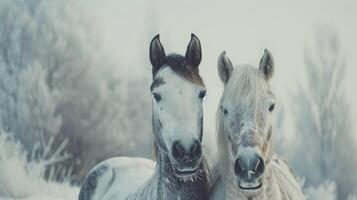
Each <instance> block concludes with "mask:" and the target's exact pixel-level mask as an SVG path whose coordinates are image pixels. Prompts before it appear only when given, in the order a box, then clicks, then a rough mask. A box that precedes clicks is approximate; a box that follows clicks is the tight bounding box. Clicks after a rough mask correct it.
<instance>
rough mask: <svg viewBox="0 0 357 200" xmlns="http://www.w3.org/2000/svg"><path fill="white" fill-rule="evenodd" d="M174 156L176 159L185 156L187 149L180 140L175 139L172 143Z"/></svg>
mask: <svg viewBox="0 0 357 200" xmlns="http://www.w3.org/2000/svg"><path fill="white" fill-rule="evenodd" d="M172 156H173V157H174V158H175V159H178V158H183V157H184V156H185V149H184V148H183V146H182V145H181V144H180V143H179V142H178V141H175V142H174V143H173V144H172Z"/></svg>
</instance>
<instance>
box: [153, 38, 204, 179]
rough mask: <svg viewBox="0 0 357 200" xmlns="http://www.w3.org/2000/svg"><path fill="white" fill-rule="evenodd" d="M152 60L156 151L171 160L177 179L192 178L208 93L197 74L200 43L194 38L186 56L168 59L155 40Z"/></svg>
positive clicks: (199, 158) (199, 157)
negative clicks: (178, 177)
mask: <svg viewBox="0 0 357 200" xmlns="http://www.w3.org/2000/svg"><path fill="white" fill-rule="evenodd" d="M150 60H151V63H152V65H153V83H152V85H151V93H152V96H153V126H154V133H155V137H156V145H157V148H158V149H159V151H160V152H161V153H164V154H165V155H166V156H167V157H168V159H169V161H170V163H171V165H172V167H173V170H174V172H175V174H176V175H177V176H180V177H191V176H192V175H193V174H196V172H197V170H198V169H199V166H200V164H201V163H202V162H201V161H202V147H201V141H202V134H203V132H202V131H203V111H202V101H203V98H204V97H205V94H206V90H205V87H204V84H203V82H202V79H201V77H200V76H199V70H198V65H199V64H200V61H201V47H200V43H199V40H198V38H197V37H196V36H194V35H192V36H191V41H190V43H189V45H188V47H187V51H186V55H185V56H180V55H177V54H171V55H168V56H166V55H165V52H164V49H163V47H162V45H161V43H160V41H159V40H158V38H156V39H155V38H154V39H153V41H152V43H151V48H150Z"/></svg>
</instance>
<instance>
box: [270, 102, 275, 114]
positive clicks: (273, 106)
mask: <svg viewBox="0 0 357 200" xmlns="http://www.w3.org/2000/svg"><path fill="white" fill-rule="evenodd" d="M274 109H275V103H273V104H271V105H270V107H269V112H273V111H274Z"/></svg>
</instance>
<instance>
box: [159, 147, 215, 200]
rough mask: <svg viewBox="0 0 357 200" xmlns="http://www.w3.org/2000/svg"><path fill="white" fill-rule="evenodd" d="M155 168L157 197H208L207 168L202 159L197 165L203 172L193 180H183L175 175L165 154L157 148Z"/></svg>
mask: <svg viewBox="0 0 357 200" xmlns="http://www.w3.org/2000/svg"><path fill="white" fill-rule="evenodd" d="M157 170H158V171H157V175H158V176H157V178H158V188H157V197H158V198H157V199H173V200H175V199H182V200H191V199H192V200H194V199H195V200H203V199H208V194H209V179H208V172H207V168H206V166H205V164H204V162H203V161H202V163H201V164H200V167H199V170H202V172H203V176H200V177H199V178H197V179H196V180H193V181H191V180H187V181H184V180H182V179H180V178H178V177H177V176H176V175H175V173H174V171H173V169H172V165H171V162H170V160H169V158H168V156H167V154H166V153H164V152H161V151H160V150H159V151H158V166H157Z"/></svg>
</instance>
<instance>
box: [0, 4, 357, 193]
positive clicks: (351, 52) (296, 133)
mask: <svg viewBox="0 0 357 200" xmlns="http://www.w3.org/2000/svg"><path fill="white" fill-rule="evenodd" d="M356 8H357V2H355V1H352V0H343V1H337V0H334V1H332V0H330V1H313V2H312V1H308V0H302V1H294V2H286V1H283V0H281V1H258V0H253V1H236V0H232V1H229V0H225V1H204V0H198V1H189V0H181V1H167V0H153V1H116V0H103V1H95V0H80V1H74V0H63V1H58V2H52V1H45V0H28V1H22V0H13V1H12V0H3V1H2V2H0V20H1V22H2V23H1V24H0V72H1V73H0V77H1V78H0V109H1V110H0V119H1V120H0V128H1V132H0V133H1V138H0V142H2V143H4V144H6V142H10V143H16V142H19V144H21V145H20V146H23V148H11V149H14V150H8V149H7V150H6V147H3V148H4V149H5V150H6V152H11V151H19V152H18V153H14V155H16V156H15V157H16V158H14V159H18V158H17V157H22V156H25V157H26V156H27V157H28V160H29V161H28V162H29V164H28V165H30V166H33V165H34V164H33V162H34V163H39V166H41V167H40V168H41V170H43V171H41V173H42V174H41V173H40V174H41V177H40V178H39V179H41V180H42V179H49V177H47V176H46V174H48V173H49V170H50V168H51V169H52V168H55V169H53V171H57V172H53V173H54V174H55V175H53V174H52V175H53V177H52V178H51V181H54V182H56V181H64V179H66V181H65V182H66V184H67V183H68V182H70V183H72V184H74V187H78V185H79V184H80V183H81V181H82V180H83V178H84V176H85V174H87V173H88V172H89V170H90V169H91V168H92V167H94V165H95V164H97V163H98V162H100V161H102V160H105V159H108V158H110V157H113V156H143V157H148V158H152V149H151V146H152V140H151V139H150V140H148V139H147V138H152V137H153V135H152V133H151V132H152V129H151V94H150V90H149V87H150V83H151V77H152V76H151V64H150V62H149V52H148V46H149V42H150V41H151V39H152V38H153V37H154V36H155V35H156V34H160V40H161V42H162V43H163V45H164V47H165V51H166V53H174V52H175V53H180V54H184V52H185V50H186V46H187V44H188V42H189V39H190V34H191V33H194V34H195V35H197V36H198V38H199V39H200V41H201V44H202V53H203V59H202V62H201V64H200V74H201V76H202V78H203V80H204V82H205V85H206V87H207V97H206V99H205V100H204V150H205V152H206V153H207V154H208V156H209V157H210V158H211V159H215V152H216V144H215V126H216V123H215V114H216V109H217V107H218V106H219V105H218V101H219V98H220V95H221V93H222V90H223V84H222V83H221V81H220V79H219V77H218V72H217V58H218V55H219V54H220V53H221V52H222V51H226V52H227V55H228V57H229V58H230V59H231V61H232V62H233V63H234V64H235V65H238V64H243V63H244V64H246V63H247V64H251V65H255V66H257V65H258V63H259V60H260V58H261V56H262V55H263V52H264V49H265V48H267V49H269V50H270V52H271V53H272V55H273V57H274V61H275V67H276V68H275V74H274V77H273V80H272V81H273V82H272V85H273V91H274V93H275V95H276V97H277V100H278V104H277V108H278V112H277V114H276V123H275V124H276V126H275V127H276V128H275V130H276V131H275V132H274V133H273V137H274V140H275V141H276V142H275V144H276V150H277V152H278V153H279V154H281V155H282V156H283V157H284V158H285V159H287V160H288V161H289V162H290V163H291V167H292V168H293V170H294V171H296V172H297V176H298V177H299V179H300V180H301V184H302V186H303V187H304V192H305V193H306V194H308V195H309V196H310V197H309V199H325V196H324V195H326V194H328V195H330V197H332V198H331V199H347V198H348V195H349V194H350V196H349V198H350V199H353V198H356V197H355V196H352V195H356V194H357V188H355V187H353V185H356V181H355V180H348V181H346V183H341V178H339V177H338V175H339V174H340V173H342V171H344V170H345V171H344V172H345V173H346V174H348V173H350V174H352V173H353V167H354V166H356V165H357V161H356V159H355V158H354V157H353V153H351V152H354V150H356V148H355V147H356V144H357V131H356V128H357V126H356V125H355V123H353V122H354V120H355V119H356V118H357V106H355V105H354V102H357V94H356V93H355V91H356V84H357V79H356V78H354V75H355V74H356V73H357V69H356V67H355V66H357V57H356V56H355V52H357V40H356V38H355V37H356V35H357V24H356V20H355V19H356ZM331 46H332V47H331ZM320 47H321V48H320ZM322 47H323V48H322ZM319 55H321V56H320V57H319ZM316 56H317V58H316ZM330 58H336V60H339V62H338V63H336V64H335V63H334V64H331V66H330V65H329V67H327V66H325V65H324V64H322V63H324V62H325V61H328V60H329V59H330ZM316 59H317V60H316ZM319 59H320V60H319ZM325 67H326V70H325ZM325 72H326V73H325ZM330 72H331V73H335V74H337V75H336V76H333V77H334V79H333V80H332V79H329V78H328V77H327V76H324V75H325V74H328V73H330ZM315 74H317V76H315V77H314V76H313V75H315ZM316 77H317V78H316ZM335 79H336V80H335ZM325 83H326V84H325ZM314 85H315V86H316V87H315V86H314ZM327 85H328V87H327ZM340 85H341V86H340ZM336 88H338V89H336ZM325 96H326V97H329V98H326V99H328V100H326V101H323V100H324V99H325V98H324V97H325ZM321 99H322V100H321ZM321 102H322V103H323V104H324V105H325V104H326V105H328V106H327V107H323V108H319V104H320V103H321ZM314 109H317V110H318V111H317V112H316V113H317V114H316V113H315V110H314ZM311 110H314V112H312V111H311ZM321 113H329V114H330V115H328V117H324V118H319V120H317V119H316V115H318V116H319V115H320V114H321ZM321 115H322V114H321ZM335 121H336V123H332V122H335ZM341 121H342V122H341ZM316 127H317V128H316ZM326 127H331V129H326V130H328V131H325V132H326V133H322V132H321V133H320V132H319V131H316V130H325V128H326ZM314 132H319V133H318V134H320V135H319V136H318V137H315V138H313V136H311V133H314ZM4 134H5V135H6V136H4ZM324 135H327V136H331V138H332V139H329V140H328V142H329V143H327V144H328V145H336V148H334V149H333V150H332V153H331V155H330V154H329V155H325V154H324V148H325V147H323V145H322V146H321V145H320V146H319V144H321V141H322V140H323V138H324V137H323V136H324ZM7 138H13V139H7ZM6 140H8V141H6ZM305 140H308V141H311V143H309V144H308V143H306V144H305V143H304V141H305ZM51 141H52V142H51ZM334 141H336V144H335V143H334ZM346 141H348V142H346ZM346 143H348V144H346ZM12 145H13V144H9V145H8V146H12ZM46 146H50V147H48V148H49V149H51V150H52V151H51V150H49V149H47V148H46ZM103 147H104V148H103ZM305 147H306V148H305ZM58 148H59V149H60V150H61V152H62V151H63V152H62V153H61V154H60V155H62V156H63V155H65V156H64V157H65V159H60V160H61V167H64V168H65V169H66V170H65V171H66V172H68V173H72V175H71V174H66V177H63V176H62V175H61V172H59V171H58V167H57V168H56V166H57V162H56V163H54V164H49V166H45V167H44V166H43V164H42V163H43V162H42V161H43V160H46V159H50V158H51V156H50V155H51V154H50V153H49V152H53V153H54V154H55V155H54V157H57V156H58V155H57V154H56V149H58ZM19 149H20V150H19ZM5 150H4V151H5ZM0 151H1V149H0ZM44 151H45V152H46V151H48V152H47V154H46V156H44V157H41V156H40V157H38V156H37V154H41V155H43V152H44ZM310 151H311V154H310ZM316 152H318V153H316ZM332 154H333V155H332ZM11 155H12V154H11ZM29 155H33V156H32V157H31V156H29ZM67 155H71V156H68V157H67ZM341 155H343V156H341ZM308 156H311V157H313V158H316V159H319V160H322V161H321V163H324V162H328V161H326V160H330V161H329V162H328V163H325V164H326V165H328V167H327V169H328V170H331V171H334V173H331V175H330V174H328V175H326V174H324V173H323V172H320V171H319V170H321V166H320V165H316V166H315V164H314V162H313V161H311V160H307V157H308ZM8 157H9V155H8V154H6V153H3V154H0V158H1V159H0V165H1V162H4V160H6V159H8ZM60 157H61V156H60ZM351 157H352V158H351ZM19 159H20V161H18V163H22V164H23V165H27V164H26V161H25V160H23V158H19ZM62 161H63V162H62ZM305 162H306V165H301V163H305ZM336 162H338V163H337V165H336V166H334V165H333V164H334V163H336ZM16 163H17V161H16ZM321 163H320V164H321ZM62 164H63V165H62ZM35 165H36V164H35ZM3 166H5V167H4V168H5V169H10V168H11V163H10V164H7V165H3ZM46 167H47V168H46ZM24 168H27V167H24ZM30 168H32V167H30ZM310 168H313V170H315V171H318V172H317V173H314V171H313V170H312V169H310ZM11 170H17V168H16V169H15V168H14V169H11ZM72 170H73V171H72ZM338 170H341V172H340V171H338ZM349 170H351V171H349ZM5 171H6V170H5ZM29 171H31V170H29ZM311 171H312V172H311ZM14 173H17V172H16V171H15V172H14ZM44 174H45V175H44ZM67 176H70V177H71V178H68V177H67ZM341 177H345V176H341ZM8 178H9V177H8V176H2V174H1V172H0V186H3V187H0V197H1V195H3V194H6V193H7V192H9V191H3V190H2V189H1V188H6V187H4V185H6V184H10V182H8V181H7V179H8ZM350 178H351V177H350ZM27 179H28V180H31V177H30V178H29V177H27V176H26V180H27ZM67 179H70V180H67ZM352 179H353V177H352ZM14 185H16V182H11V186H9V187H13V186H14ZM351 185H352V186H351ZM66 187H67V185H66ZM38 188H41V187H38ZM29 191H31V190H29ZM26 192H27V191H26ZM15 193H16V192H15ZM58 193H60V192H58V190H56V195H57V194H58ZM72 193H73V191H71V192H70V194H72ZM49 195H50V194H49ZM13 196H16V194H13ZM18 197H20V196H18Z"/></svg>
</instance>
